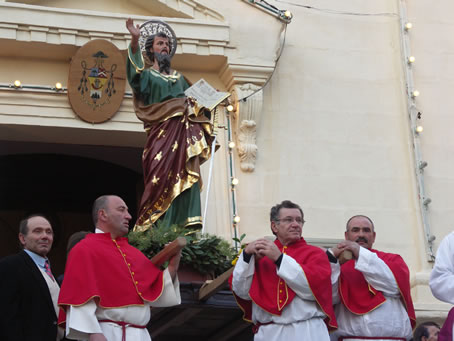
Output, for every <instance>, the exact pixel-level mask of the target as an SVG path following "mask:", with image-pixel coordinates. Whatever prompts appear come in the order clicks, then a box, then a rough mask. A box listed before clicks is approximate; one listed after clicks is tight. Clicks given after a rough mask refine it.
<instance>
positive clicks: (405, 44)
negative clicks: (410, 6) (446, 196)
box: [400, 0, 435, 262]
mask: <svg viewBox="0 0 454 341" xmlns="http://www.w3.org/2000/svg"><path fill="white" fill-rule="evenodd" d="M400 13H401V16H400V20H401V21H400V27H401V34H400V37H401V46H402V57H403V58H402V60H403V66H404V72H405V81H406V90H407V110H408V118H409V123H410V133H411V136H412V140H413V156H414V162H415V174H416V180H417V187H418V199H419V205H420V211H421V219H422V225H423V228H424V240H425V247H426V254H427V259H428V261H429V262H433V261H434V260H435V255H434V252H433V241H434V240H435V236H434V235H432V233H431V229H430V223H429V216H428V213H429V212H428V211H429V204H430V203H431V202H432V199H431V198H429V197H427V195H426V189H425V183H424V169H425V168H426V167H427V166H428V163H427V162H426V161H424V160H423V159H422V153H421V134H422V132H423V131H424V129H423V126H422V125H421V122H420V120H421V118H422V114H421V111H420V110H418V108H417V99H418V97H419V95H420V92H419V91H418V90H417V89H416V88H415V85H414V79H413V67H414V65H415V62H416V57H414V56H413V55H412V54H411V48H410V31H411V29H412V27H413V24H412V23H411V22H409V21H408V19H407V11H406V6H405V3H404V1H403V0H401V1H400Z"/></svg>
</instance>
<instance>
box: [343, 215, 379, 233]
mask: <svg viewBox="0 0 454 341" xmlns="http://www.w3.org/2000/svg"><path fill="white" fill-rule="evenodd" d="M354 218H365V219H367V220H369V222H370V224H371V225H372V231H375V227H374V222H373V221H372V219H370V218H369V217H368V216H367V215H363V214H357V215H354V216H353V217H351V218H350V219H348V221H347V224H346V225H345V228H346V231H348V224H350V222H351V221H352V219H354Z"/></svg>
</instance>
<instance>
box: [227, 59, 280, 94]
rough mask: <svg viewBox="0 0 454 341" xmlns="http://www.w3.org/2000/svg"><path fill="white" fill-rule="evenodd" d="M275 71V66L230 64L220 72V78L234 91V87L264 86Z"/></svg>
mask: <svg viewBox="0 0 454 341" xmlns="http://www.w3.org/2000/svg"><path fill="white" fill-rule="evenodd" d="M273 70H274V65H259V64H252V63H251V64H237V63H234V62H233V61H232V62H228V63H226V64H225V65H224V67H223V68H222V69H221V71H220V72H219V78H220V79H221V80H222V82H223V83H224V84H225V85H226V87H227V89H232V88H233V86H234V85H237V84H246V83H252V84H255V85H258V86H262V85H264V84H265V83H266V81H267V80H268V78H269V77H270V76H271V74H272V73H273Z"/></svg>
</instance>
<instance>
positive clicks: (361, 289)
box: [339, 250, 416, 328]
mask: <svg viewBox="0 0 454 341" xmlns="http://www.w3.org/2000/svg"><path fill="white" fill-rule="evenodd" d="M370 251H371V252H374V253H376V254H377V256H378V257H379V258H380V259H381V260H382V261H384V262H385V264H386V265H387V266H388V267H389V269H390V270H391V272H392V273H393V275H394V278H395V279H396V282H397V286H398V287H399V291H400V295H401V299H402V302H403V303H404V305H405V308H406V310H407V313H408V317H409V318H410V322H411V326H412V328H414V327H415V324H416V315H415V309H414V308H413V301H412V300H411V296H410V272H409V270H408V267H407V265H406V264H405V262H404V260H403V259H402V257H401V256H399V255H396V254H393V253H386V252H381V251H377V250H370ZM339 293H340V296H341V299H342V303H343V304H344V305H345V306H346V307H347V309H348V310H350V311H351V312H352V313H354V314H357V315H363V314H367V313H368V312H370V311H372V310H374V309H375V308H377V307H378V306H380V305H381V304H382V303H383V302H385V301H386V298H385V297H384V296H383V293H382V292H381V291H378V290H376V289H375V288H374V287H372V286H371V285H370V284H369V283H368V282H367V281H366V279H365V278H364V275H363V274H362V273H361V272H360V271H358V270H356V269H355V261H354V260H353V259H352V260H350V261H348V262H346V263H344V264H343V265H342V266H341V274H340V278H339Z"/></svg>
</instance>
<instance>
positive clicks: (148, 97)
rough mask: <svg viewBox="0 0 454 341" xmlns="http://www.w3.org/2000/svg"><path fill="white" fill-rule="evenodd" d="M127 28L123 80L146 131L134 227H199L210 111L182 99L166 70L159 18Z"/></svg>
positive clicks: (166, 38)
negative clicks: (128, 41) (141, 186)
mask: <svg viewBox="0 0 454 341" xmlns="http://www.w3.org/2000/svg"><path fill="white" fill-rule="evenodd" d="M126 27H127V29H128V31H129V32H130V33H131V44H130V46H129V49H128V59H127V77H128V81H129V84H130V85H131V88H132V90H133V93H134V109H135V112H136V115H137V117H138V118H139V119H140V120H141V121H143V123H144V128H145V131H146V132H147V142H146V145H145V148H144V151H143V156H142V166H143V173H144V184H145V190H144V193H143V195H142V200H141V203H140V213H139V217H138V219H137V222H136V226H135V229H138V230H146V229H148V228H150V227H151V226H152V224H153V223H155V222H156V221H157V220H158V219H162V220H163V223H165V224H166V225H172V224H178V225H181V226H191V227H192V228H201V224H202V217H201V205H200V190H201V187H202V178H201V175H200V165H201V163H203V162H204V161H206V160H207V159H208V158H209V157H210V155H211V152H212V151H211V142H212V141H213V138H214V136H213V126H212V124H211V123H210V120H209V118H208V117H207V115H208V116H209V115H210V112H209V111H208V110H206V109H205V108H203V107H200V106H199V105H198V104H197V102H195V101H194V100H192V99H191V98H188V97H186V96H185V94H184V91H185V90H186V89H187V88H188V87H189V84H188V82H187V81H186V80H185V78H184V77H183V75H182V74H180V73H179V72H177V71H175V70H172V69H171V67H170V62H171V59H172V56H173V55H174V53H175V50H176V44H177V40H176V37H175V34H174V32H173V30H172V29H171V28H170V26H169V25H168V24H166V23H164V22H162V21H158V20H152V21H148V22H146V23H144V24H143V25H141V26H139V25H134V22H133V20H132V19H128V20H127V21H126ZM142 51H143V52H144V55H143V54H142ZM147 59H148V60H147Z"/></svg>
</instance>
